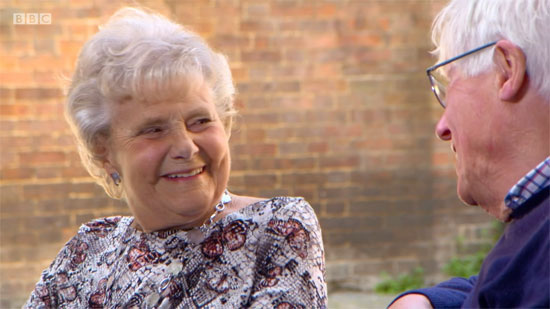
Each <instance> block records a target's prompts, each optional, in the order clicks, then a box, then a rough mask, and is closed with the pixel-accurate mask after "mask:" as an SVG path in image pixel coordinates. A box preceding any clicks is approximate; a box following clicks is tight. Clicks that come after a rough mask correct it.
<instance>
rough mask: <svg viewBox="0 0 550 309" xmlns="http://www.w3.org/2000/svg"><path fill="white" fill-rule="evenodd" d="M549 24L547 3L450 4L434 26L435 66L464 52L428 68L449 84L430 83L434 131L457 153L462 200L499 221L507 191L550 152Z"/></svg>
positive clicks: (465, 0)
mask: <svg viewBox="0 0 550 309" xmlns="http://www.w3.org/2000/svg"><path fill="white" fill-rule="evenodd" d="M549 24H550V2H549V1H547V0H452V1H451V2H450V3H449V5H448V6H447V7H445V8H444V9H443V10H442V11H441V12H440V13H439V15H438V16H437V17H436V19H435V21H434V24H433V32H432V38H433V41H434V43H435V45H436V49H435V50H434V54H435V55H437V56H438V57H439V59H440V60H441V61H444V60H448V59H451V58H453V57H457V56H460V55H461V54H464V53H466V54H467V55H466V56H464V57H458V59H456V60H454V61H451V62H449V63H447V64H445V65H439V66H437V65H436V67H437V69H433V70H432V69H429V72H428V73H429V74H430V75H432V76H435V79H437V80H441V79H447V82H448V84H447V85H446V89H444V90H443V89H438V87H440V85H439V84H438V83H437V81H435V80H434V78H432V85H434V86H435V90H438V91H435V90H434V91H435V92H436V95H438V99H440V102H441V104H442V105H444V107H445V113H444V114H443V116H442V117H441V119H440V121H439V123H438V124H437V127H436V133H437V135H438V136H439V137H440V138H441V139H442V140H446V141H450V142H451V147H452V149H453V151H455V153H456V159H457V162H456V164H457V166H456V170H457V175H458V188H457V190H458V194H459V196H460V198H461V199H462V200H463V201H464V202H466V203H467V204H471V205H480V206H482V207H483V208H484V209H485V210H487V211H488V212H489V213H491V214H492V215H494V216H496V217H498V218H501V219H505V218H506V209H505V208H504V207H503V203H502V201H503V199H504V196H505V195H506V193H507V191H508V190H509V189H510V188H511V187H512V186H513V185H514V184H515V183H516V182H517V181H518V180H519V179H520V178H521V177H522V176H523V175H525V173H527V172H528V171H529V170H530V169H532V168H533V167H535V166H536V165H537V164H538V163H540V162H541V161H542V160H544V159H545V158H546V157H547V156H548V155H549V154H550V141H549V140H550V133H549V131H550V63H549V61H550V60H549V59H550V31H548V25H549ZM493 42H495V43H494V44H490V43H493ZM487 45H488V46H487ZM479 47H482V48H481V49H479V50H476V49H478V48H479ZM472 50H476V51H475V52H473V53H468V52H469V51H472ZM442 84H446V82H443V83H442ZM443 96H444V98H443Z"/></svg>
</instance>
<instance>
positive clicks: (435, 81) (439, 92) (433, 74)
mask: <svg viewBox="0 0 550 309" xmlns="http://www.w3.org/2000/svg"><path fill="white" fill-rule="evenodd" d="M496 43H497V41H495V42H491V43H488V44H485V45H483V46H481V47H478V48H476V49H472V50H470V51H467V52H465V53H463V54H461V55H458V56H456V57H453V58H451V59H448V60H445V61H443V62H440V63H438V64H436V65H434V66H432V67H429V68H428V69H427V70H426V73H427V74H428V79H429V80H430V84H431V85H432V91H433V93H434V94H435V97H436V98H437V100H438V101H439V104H441V106H443V108H445V107H447V102H445V96H446V95H447V85H448V83H449V80H448V78H447V77H445V76H444V75H443V74H441V73H438V72H437V69H439V68H441V67H442V66H444V65H446V64H449V63H451V62H453V61H456V60H458V59H460V58H463V57H466V56H468V55H470V54H473V53H475V52H478V51H480V50H482V49H485V48H487V47H491V46H493V45H495V44H496Z"/></svg>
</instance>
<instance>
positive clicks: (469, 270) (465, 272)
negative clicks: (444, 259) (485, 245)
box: [443, 250, 487, 278]
mask: <svg viewBox="0 0 550 309" xmlns="http://www.w3.org/2000/svg"><path fill="white" fill-rule="evenodd" d="M485 255H487V251H486V250H480V251H478V252H476V253H474V254H471V255H467V256H464V257H454V258H452V259H451V260H450V261H449V262H448V263H447V264H445V265H444V266H443V271H444V272H445V273H446V274H447V275H449V276H452V277H464V278H468V277H470V276H473V275H476V274H478V273H479V270H480V269H481V263H483V259H484V258H485Z"/></svg>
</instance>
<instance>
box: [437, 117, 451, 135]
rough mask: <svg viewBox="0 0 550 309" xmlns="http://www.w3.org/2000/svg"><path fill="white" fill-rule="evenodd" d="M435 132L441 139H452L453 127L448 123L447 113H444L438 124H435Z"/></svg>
mask: <svg viewBox="0 0 550 309" xmlns="http://www.w3.org/2000/svg"><path fill="white" fill-rule="evenodd" d="M435 134H436V135H437V137H439V139H441V140H443V141H450V140H451V129H449V126H448V124H447V116H446V113H443V115H442V116H441V118H440V119H439V121H438V122H437V125H436V126H435Z"/></svg>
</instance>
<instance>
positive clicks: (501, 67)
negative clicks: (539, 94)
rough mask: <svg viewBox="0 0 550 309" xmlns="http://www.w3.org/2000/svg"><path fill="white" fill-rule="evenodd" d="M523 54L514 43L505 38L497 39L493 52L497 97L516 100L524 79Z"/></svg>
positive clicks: (520, 92)
mask: <svg viewBox="0 0 550 309" xmlns="http://www.w3.org/2000/svg"><path fill="white" fill-rule="evenodd" d="M525 61H526V60H525V54H524V53H523V51H522V50H521V48H519V47H518V46H516V45H515V44H513V43H512V42H510V41H507V40H501V41H498V43H497V44H496V46H495V51H494V53H493V62H494V64H495V66H496V72H497V81H496V82H497V86H498V88H499V90H498V94H499V98H500V99H501V100H503V101H516V100H517V99H519V96H521V94H522V92H523V91H522V90H523V87H524V83H525V81H526V74H527V68H526V62H525Z"/></svg>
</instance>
